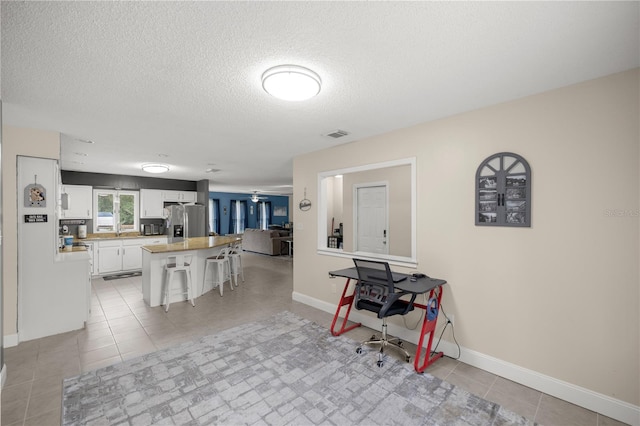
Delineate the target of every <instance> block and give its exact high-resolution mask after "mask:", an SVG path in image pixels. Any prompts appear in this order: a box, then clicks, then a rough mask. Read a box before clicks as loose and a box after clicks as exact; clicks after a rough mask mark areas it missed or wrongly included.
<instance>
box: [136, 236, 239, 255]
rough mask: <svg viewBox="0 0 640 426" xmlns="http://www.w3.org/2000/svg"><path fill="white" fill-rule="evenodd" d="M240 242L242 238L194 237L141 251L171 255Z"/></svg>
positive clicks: (144, 248)
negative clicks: (177, 252)
mask: <svg viewBox="0 0 640 426" xmlns="http://www.w3.org/2000/svg"><path fill="white" fill-rule="evenodd" d="M238 241H242V238H237V237H195V238H185V240H184V241H181V242H179V243H171V244H157V245H153V246H143V247H142V250H145V251H148V252H149V253H171V252H175V251H187V250H205V249H210V248H214V247H219V246H225V245H228V244H233V243H235V242H238Z"/></svg>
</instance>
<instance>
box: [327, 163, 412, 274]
mask: <svg viewBox="0 0 640 426" xmlns="http://www.w3.org/2000/svg"><path fill="white" fill-rule="evenodd" d="M318 194H319V197H318V252H319V253H321V254H327V255H333V256H344V257H361V258H370V259H384V260H387V261H389V262H392V263H394V264H399V265H404V266H415V264H416V204H417V203H416V160H415V158H405V159H400V160H393V161H387V162H384V163H375V164H367V165H363V166H357V167H349V168H344V169H338V170H330V171H326V172H321V173H318Z"/></svg>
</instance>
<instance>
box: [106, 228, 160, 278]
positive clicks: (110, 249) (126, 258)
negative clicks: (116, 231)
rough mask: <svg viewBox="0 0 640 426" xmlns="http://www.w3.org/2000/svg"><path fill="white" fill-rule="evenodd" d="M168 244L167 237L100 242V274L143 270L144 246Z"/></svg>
mask: <svg viewBox="0 0 640 426" xmlns="http://www.w3.org/2000/svg"><path fill="white" fill-rule="evenodd" d="M166 243H167V237H165V236H161V237H156V238H131V239H120V240H118V239H114V240H107V241H99V242H98V243H97V247H98V254H97V270H98V274H99V275H104V274H111V273H117V272H123V271H135V270H138V269H142V246H148V245H156V244H166Z"/></svg>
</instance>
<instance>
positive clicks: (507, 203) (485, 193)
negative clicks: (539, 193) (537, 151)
mask: <svg viewBox="0 0 640 426" xmlns="http://www.w3.org/2000/svg"><path fill="white" fill-rule="evenodd" d="M475 193H476V208H475V215H476V219H475V221H476V225H477V226H514V227H530V226H531V168H530V167H529V163H528V162H527V160H525V159H524V158H522V157H521V156H519V155H518V154H514V153H511V152H501V153H498V154H494V155H492V156H490V157H488V158H487V159H485V160H484V161H483V162H482V163H481V164H480V166H479V167H478V170H477V171H476V179H475Z"/></svg>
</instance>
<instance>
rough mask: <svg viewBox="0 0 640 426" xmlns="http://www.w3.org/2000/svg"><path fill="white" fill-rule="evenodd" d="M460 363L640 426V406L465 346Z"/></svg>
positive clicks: (367, 319)
mask: <svg viewBox="0 0 640 426" xmlns="http://www.w3.org/2000/svg"><path fill="white" fill-rule="evenodd" d="M292 298H293V300H295V301H297V302H300V303H304V304H305V305H309V306H313V307H314V308H317V309H320V310H322V311H325V312H328V313H331V314H334V313H335V311H336V305H334V304H331V303H328V302H324V301H322V300H318V299H315V298H313V297H309V296H307V295H304V294H300V293H297V292H293V294H292ZM344 311H346V308H343V312H344ZM343 312H341V313H343ZM349 320H352V321H355V322H361V323H362V324H363V325H365V326H367V327H369V328H372V329H374V330H376V329H378V328H379V327H380V320H378V318H375V317H373V316H371V315H368V314H365V313H360V312H359V311H352V312H351V314H350V315H349ZM388 332H389V334H391V335H393V336H396V337H400V338H401V339H403V340H405V341H407V342H411V343H413V344H417V343H418V337H419V332H418V331H416V330H409V329H406V328H404V327H401V326H398V325H396V324H391V323H390V324H389V325H388ZM434 343H435V342H434ZM438 350H441V351H442V352H444V353H445V354H446V355H448V356H451V357H454V358H455V357H456V356H457V355H458V347H457V346H456V345H455V344H453V343H451V342H448V341H445V340H442V341H441V342H440V346H439V347H438ZM459 359H460V361H462V362H464V363H465V364H469V365H472V366H474V367H477V368H481V369H483V370H485V371H488V372H490V373H493V374H496V375H498V376H500V377H504V378H505V379H508V380H511V381H514V382H516V383H520V384H522V385H524V386H528V387H530V388H532V389H536V390H538V391H540V392H544V393H546V394H548V395H552V396H554V397H556V398H560V399H562V400H565V401H568V402H570V403H572V404H575V405H578V406H580V407H584V408H586V409H588V410H591V411H595V412H596V413H600V414H603V415H605V416H607V417H611V418H612V419H615V420H618V421H621V422H624V423H627V424H630V425H633V426H640V407H639V406H636V405H633V404H629V403H628V402H625V401H621V400H619V399H615V398H611V397H609V396H607V395H604V394H600V393H598V392H594V391H592V390H589V389H586V388H583V387H580V386H576V385H574V384H571V383H568V382H565V381H562V380H558V379H555V378H553V377H551V376H547V375H545V374H542V373H539V372H537V371H533V370H529V369H527V368H523V367H520V366H518V365H515V364H512V363H510V362H507V361H503V360H501V359H498V358H494V357H491V356H488V355H485V354H483V353H480V352H477V351H474V350H471V349H467V348H465V347H462V346H461V347H460V358H459Z"/></svg>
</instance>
